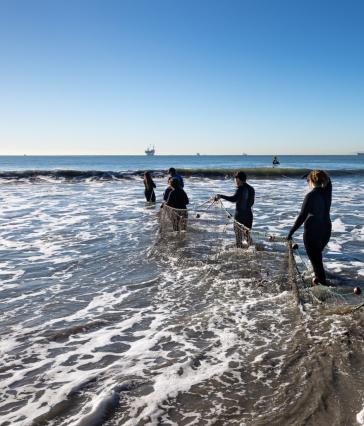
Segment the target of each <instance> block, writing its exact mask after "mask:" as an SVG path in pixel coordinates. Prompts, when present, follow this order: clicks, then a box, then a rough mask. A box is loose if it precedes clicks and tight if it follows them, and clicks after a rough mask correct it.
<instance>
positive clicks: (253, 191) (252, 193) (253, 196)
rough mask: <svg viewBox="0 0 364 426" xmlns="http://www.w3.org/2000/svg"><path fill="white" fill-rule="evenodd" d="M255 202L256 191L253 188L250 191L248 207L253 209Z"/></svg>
mask: <svg viewBox="0 0 364 426" xmlns="http://www.w3.org/2000/svg"><path fill="white" fill-rule="evenodd" d="M254 201H255V190H254V188H253V187H251V188H250V191H249V199H248V206H249V207H252V206H253V204H254Z"/></svg>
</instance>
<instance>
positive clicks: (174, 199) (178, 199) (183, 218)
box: [166, 177, 190, 231]
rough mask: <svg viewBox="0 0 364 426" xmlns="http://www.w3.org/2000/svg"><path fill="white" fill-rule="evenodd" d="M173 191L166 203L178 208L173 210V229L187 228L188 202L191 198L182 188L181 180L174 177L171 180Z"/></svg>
mask: <svg viewBox="0 0 364 426" xmlns="http://www.w3.org/2000/svg"><path fill="white" fill-rule="evenodd" d="M171 187H172V191H170V193H169V196H168V200H167V202H166V205H167V206H168V207H172V208H173V209H176V210H174V211H173V216H172V223H173V230H174V231H180V230H186V225H187V204H189V202H190V201H189V199H188V196H187V194H186V192H185V191H184V190H183V189H182V188H181V183H180V180H179V179H178V178H176V177H174V178H173V179H172V180H171Z"/></svg>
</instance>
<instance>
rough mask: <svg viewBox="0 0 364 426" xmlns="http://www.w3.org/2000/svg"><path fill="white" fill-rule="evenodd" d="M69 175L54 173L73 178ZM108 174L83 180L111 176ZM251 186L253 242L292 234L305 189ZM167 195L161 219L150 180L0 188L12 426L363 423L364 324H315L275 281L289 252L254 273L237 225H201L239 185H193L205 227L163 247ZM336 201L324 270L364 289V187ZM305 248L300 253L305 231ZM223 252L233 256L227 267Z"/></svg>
mask: <svg viewBox="0 0 364 426" xmlns="http://www.w3.org/2000/svg"><path fill="white" fill-rule="evenodd" d="M2 161H4V160H3V159H2ZM21 161H23V159H21ZM24 161H26V160H24ZM39 161H40V160H39ZM47 161H48V160H47ZM52 161H53V160H52ZM59 161H60V160H59V159H58V160H57V161H56V162H54V163H47V164H46V165H44V168H45V169H49V168H52V164H53V166H54V167H66V165H67V167H71V168H73V167H76V165H73V164H72V162H70V160H69V159H68V160H67V161H66V162H65V163H64V166H62V165H60V162H59ZM62 161H63V160H62ZM100 161H104V160H100ZM108 161H109V160H108ZM143 161H144V162H143V163H142V165H141V166H140V168H141V169H145V168H146V162H145V161H149V159H148V160H145V159H144V160H143ZM152 161H157V160H154V159H153V160H152ZM221 161H222V160H221ZM224 161H225V160H224ZM315 161H316V160H315ZM317 161H318V160H317ZM56 163H57V164H56ZM104 164H105V167H101V166H100V164H97V165H95V166H94V167H92V164H87V165H85V168H86V169H89V168H91V167H92V168H93V169H100V168H101V169H103V168H105V169H112V167H111V166H112V165H111V163H110V162H108V163H104ZM170 164H171V165H174V166H176V165H178V163H177V162H176V161H175V162H173V164H172V163H170ZM224 164H226V163H224ZM310 164H311V165H312V164H313V161H312V162H311V163H310ZM23 165H24V164H23ZM168 165H169V164H168ZM256 165H258V164H256ZM81 166H82V165H80V164H79V165H78V167H81ZM99 166H100V167H99ZM106 166H107V167H106ZM28 167H29V165H26V166H25V165H24V168H28ZM115 167H116V166H115ZM134 167H135V168H138V169H139V166H135V165H134ZM158 167H161V168H166V167H167V164H166V163H163V164H162V163H160V165H159V166H158ZM158 167H157V166H153V168H155V169H157V168H158ZM333 167H334V166H333V164H332V163H331V164H330V167H328V168H333ZM10 168H12V167H10ZM17 168H18V169H20V168H21V167H20V165H19V163H17ZM123 168H127V166H126V165H124V166H123V165H122V164H121V165H120V169H123ZM348 168H350V169H352V168H354V167H353V164H350V166H348ZM249 183H250V184H251V185H253V186H254V187H255V190H256V200H255V205H254V228H255V229H256V230H261V231H266V232H269V233H272V234H275V235H280V236H285V235H286V234H287V232H288V230H289V228H290V226H291V225H292V223H293V222H294V220H295V217H296V216H297V214H298V212H299V209H300V205H301V202H302V200H303V198H304V196H305V194H306V193H307V184H306V183H305V181H304V180H301V179H288V178H286V179H277V180H269V179H259V180H250V182H249ZM156 184H157V191H156V192H157V201H158V203H157V205H156V206H155V207H153V206H150V205H147V204H146V203H145V202H144V198H143V197H144V195H143V183H142V181H141V179H140V178H137V177H136V178H133V179H129V180H120V181H108V182H104V181H88V180H79V181H75V182H72V183H71V182H58V181H47V179H45V180H43V181H41V182H37V183H31V182H18V181H9V180H4V181H2V182H1V185H0V268H1V269H0V274H1V275H0V280H1V285H0V299H1V305H0V306H1V307H0V309H1V310H0V318H1V329H0V353H1V357H0V384H1V386H0V416H1V417H0V418H1V424H2V425H17V424H19V425H30V424H37V425H43V424H44V425H46V424H47V425H99V424H104V425H110V426H111V425H124V424H126V425H147V424H163V425H167V424H169V425H171V424H178V425H187V424H188V425H193V424H196V425H211V424H224V425H225V424H232V425H243V424H247V425H266V424H270V425H272V424H273V425H283V424H287V425H288V424H312V425H327V424H337V425H340V424H350V425H351V424H356V422H357V421H361V420H360V419H361V418H362V408H363V395H364V385H363V383H364V361H363V360H364V357H363V336H362V331H361V330H362V327H363V325H364V317H363V314H362V312H361V311H360V310H359V311H357V312H356V313H354V314H350V315H338V314H337V313H330V312H328V311H327V310H322V309H320V308H319V307H316V306H314V305H312V306H311V305H310V304H307V305H306V306H305V309H304V310H302V308H300V307H298V306H297V304H296V303H295V301H294V297H293V295H292V292H291V291H290V289H289V287H288V286H285V284H284V282H283V283H282V282H280V281H279V280H278V276H280V275H279V274H281V273H282V274H283V275H282V276H284V273H285V271H284V270H283V271H280V268H281V266H280V265H283V266H284V258H285V254H284V252H283V251H282V253H279V254H278V255H277V256H276V257H274V258H270V257H269V252H267V253H266V254H265V252H261V257H260V259H261V263H260V264H255V263H253V260H252V259H253V258H256V255H257V253H255V252H253V251H252V250H254V249H243V250H235V249H234V234H233V231H232V224H231V222H229V219H227V218H224V219H221V220H225V221H226V223H225V225H223V226H225V228H223V226H222V225H221V224H220V222H219V224H218V222H216V215H221V211H220V210H219V209H218V208H217V207H216V208H215V207H214V208H211V209H206V210H203V211H202V213H201V222H199V221H198V220H197V219H196V216H195V214H194V213H193V212H194V209H196V211H197V210H198V209H204V208H205V207H206V205H205V207H200V205H201V204H202V203H204V202H206V201H207V200H208V199H209V198H210V197H211V196H212V195H213V194H216V193H226V194H232V193H233V191H234V182H233V181H232V180H230V179H220V180H217V179H216V180H213V179H207V178H187V179H186V180H185V184H186V186H185V189H186V191H187V193H188V195H189V197H190V200H191V204H190V206H189V208H190V219H191V223H193V226H192V225H191V227H190V229H189V230H188V231H187V233H186V235H185V236H184V237H182V238H181V237H180V236H176V235H171V236H170V238H169V239H168V241H163V240H159V239H158V220H157V216H158V210H159V202H160V201H161V196H162V192H163V190H164V188H165V184H166V182H165V179H164V178H157V179H156ZM333 188H334V190H333V203H332V222H333V234H332V238H331V241H330V243H329V245H328V247H327V249H326V251H325V258H324V262H325V266H326V268H327V270H328V273H329V276H330V279H333V280H337V281H338V282H339V283H342V285H343V286H347V287H348V288H351V287H353V286H355V285H359V286H363V289H364V244H363V238H364V227H363V223H364V222H363V219H364V182H363V179H362V177H361V176H355V175H353V176H351V177H342V178H340V177H335V178H333ZM207 206H208V204H207ZM226 207H227V208H230V209H231V210H230V211H231V212H233V206H231V205H230V206H229V204H228V203H226ZM219 217H222V216H219ZM218 226H222V228H221V230H222V231H223V232H221V233H220V234H219V235H220V236H219V238H217V239H215V240H212V239H211V235H212V233H214V232H216V231H217V227H218ZM219 229H220V228H219ZM172 234H173V233H172ZM194 241H195V243H196V244H195V245H196V247H198V250H197V249H195V248H194V247H193V245H192V244H191V242H194ZM204 241H210V242H211V244H210V243H209V244H210V245H209V244H204ZM296 241H297V242H298V244H299V246H300V248H302V230H301V231H299V232H297V235H296ZM211 245H213V247H214V248H218V247H222V248H223V250H221V251H220V252H219V256H215V255H213V256H211ZM258 254H259V253H258ZM281 261H282V262H281ZM269 262H271V264H270V263H269ZM280 262H281V263H280ZM283 269H284V268H283ZM281 281H282V280H281Z"/></svg>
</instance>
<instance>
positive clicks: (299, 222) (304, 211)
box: [288, 194, 311, 240]
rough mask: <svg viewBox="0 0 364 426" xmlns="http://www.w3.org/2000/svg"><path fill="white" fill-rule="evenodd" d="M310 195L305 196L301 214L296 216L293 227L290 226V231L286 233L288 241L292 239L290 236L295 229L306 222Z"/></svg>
mask: <svg viewBox="0 0 364 426" xmlns="http://www.w3.org/2000/svg"><path fill="white" fill-rule="evenodd" d="M310 198H311V197H310V194H307V195H306V197H305V199H304V200H303V203H302V207H301V212H300V214H299V215H298V217H297V219H296V221H295V223H294V225H293V226H292V228H291V230H290V231H289V233H288V239H289V240H290V239H291V238H292V235H293V234H294V233H295V232H296V231H297V229H298V228H299V227H300V226H301V225H302V224H303V222H304V221H305V220H306V218H307V216H308V213H309V204H310Z"/></svg>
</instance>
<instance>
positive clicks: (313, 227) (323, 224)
mask: <svg viewBox="0 0 364 426" xmlns="http://www.w3.org/2000/svg"><path fill="white" fill-rule="evenodd" d="M307 182H308V184H309V186H310V188H311V189H312V190H311V191H310V192H309V193H308V194H307V195H306V197H305V199H304V200H303V204H302V208H301V212H300V214H299V215H298V217H297V219H296V221H295V223H294V225H293V226H292V228H291V230H290V231H289V233H288V236H287V239H288V240H291V239H292V235H293V234H294V233H295V231H296V230H297V229H298V228H299V227H300V226H301V225H302V224H303V223H304V233H303V242H304V244H305V249H306V252H307V256H308V258H309V259H310V262H311V264H312V268H313V271H314V274H315V275H314V277H313V279H312V284H313V285H316V284H319V283H320V284H323V285H327V283H326V274H325V270H324V265H323V263H322V252H323V250H324V248H325V247H326V245H327V243H328V242H329V240H330V236H331V219H330V207H331V198H332V184H331V180H330V177H329V176H328V175H327V173H325V172H324V171H322V170H313V171H312V172H311V173H309V174H308V176H307Z"/></svg>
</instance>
